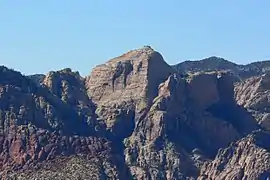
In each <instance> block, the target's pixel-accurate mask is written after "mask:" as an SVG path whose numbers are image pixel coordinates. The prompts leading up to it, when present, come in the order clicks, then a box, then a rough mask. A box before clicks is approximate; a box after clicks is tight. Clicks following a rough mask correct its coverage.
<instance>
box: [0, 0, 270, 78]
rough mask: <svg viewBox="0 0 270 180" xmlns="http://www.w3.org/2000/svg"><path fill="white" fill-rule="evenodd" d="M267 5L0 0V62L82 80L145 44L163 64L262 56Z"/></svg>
mask: <svg viewBox="0 0 270 180" xmlns="http://www.w3.org/2000/svg"><path fill="white" fill-rule="evenodd" d="M269 9H270V0H166V1H165V0H130V1H129V0H3V1H0V23H1V25H0V63H1V64H4V65H6V66H8V67H11V68H14V69H16V70H20V71H22V72H23V73H24V74H32V73H46V72H48V71H49V70H57V69H61V68H65V67H71V68H72V69H74V70H78V71H80V72H81V74H82V75H87V74H89V73H90V71H91V69H92V68H93V67H94V66H95V65H97V64H101V63H104V62H105V61H107V60H108V59H110V58H112V57H115V56H118V55H121V54H122V53H125V52H126V51H128V50H131V49H135V48H140V47H142V46H144V45H150V46H152V47H153V48H154V49H155V50H157V51H159V52H160V53H161V54H162V55H163V57H164V59H165V60H166V61H167V62H168V63H169V64H175V63H177V62H180V61H183V60H187V59H191V60H192V59H201V58H204V57H208V56H212V55H216V56H221V57H224V58H226V59H228V60H232V61H234V62H237V63H248V62H251V61H255V60H266V59H270V10H269Z"/></svg>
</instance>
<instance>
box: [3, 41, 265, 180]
mask: <svg viewBox="0 0 270 180" xmlns="http://www.w3.org/2000/svg"><path fill="white" fill-rule="evenodd" d="M222 62H223V60H222ZM226 62H227V61H226ZM228 63H229V62H228ZM229 64H230V63H229ZM231 65H232V66H228V67H233V63H231ZM196 66H197V65H196ZM198 67H199V66H198ZM215 67H216V66H215ZM208 70H209V68H208ZM208 70H207V71H206V70H205V71H204V72H203V70H200V72H195V70H194V72H193V73H189V74H188V75H187V76H183V75H182V73H179V71H178V70H177V69H176V68H175V67H174V66H170V65H168V64H167V63H166V62H165V61H164V59H163V57H162V56H161V54H160V53H158V52H156V51H155V50H154V49H152V48H151V47H149V46H146V47H143V48H140V49H135V50H131V51H129V52H127V53H125V54H123V55H121V56H119V57H116V58H113V59H111V60H109V61H108V62H106V63H104V64H101V65H98V66H96V67H95V68H94V69H93V70H92V72H91V74H90V75H88V76H86V77H81V76H80V74H79V73H78V72H74V71H72V70H71V69H69V68H66V69H62V70H59V71H52V72H49V73H48V74H46V75H34V76H24V75H22V74H21V73H20V72H16V71H14V70H11V69H8V68H7V67H4V66H2V67H1V68H0V110H1V111H0V122H1V123H0V142H1V146H0V164H1V166H0V176H1V179H78V180H79V179H120V180H122V179H123V180H127V179H138V180H139V179H142V180H148V179H153V180H156V179H157V180H158V179H168V180H172V179H174V180H177V179H180V180H181V179H225V180H229V179H250V180H253V179H254V180H255V179H266V178H270V156H269V155H270V146H269V145H268V144H269V143H268V142H269V140H270V134H269V133H270V132H269V130H270V124H269V123H268V121H269V120H268V116H269V115H268V113H269V111H268V104H269V103H268V98H267V97H268V91H269V90H270V85H268V84H269V82H270V81H269V82H268V79H269V78H270V76H268V75H261V76H254V77H253V76H252V77H250V78H247V79H243V80H242V81H238V82H237V83H235V76H234V75H232V73H230V72H227V71H224V69H218V70H219V71H212V69H210V70H211V71H212V72H210V71H208ZM220 70H221V71H220ZM196 71H197V69H196ZM269 92H270V91H269Z"/></svg>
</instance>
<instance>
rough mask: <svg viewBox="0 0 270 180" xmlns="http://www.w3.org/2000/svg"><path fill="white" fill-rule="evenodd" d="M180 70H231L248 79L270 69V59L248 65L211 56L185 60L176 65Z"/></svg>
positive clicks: (236, 74)
mask: <svg viewBox="0 0 270 180" xmlns="http://www.w3.org/2000/svg"><path fill="white" fill-rule="evenodd" d="M174 67H175V68H176V69H177V70H178V71H179V72H181V73H187V72H191V73H194V72H200V71H203V72H205V71H230V72H231V73H233V74H234V75H235V76H237V77H239V78H241V79H246V78H249V77H252V76H258V75H262V74H264V73H266V72H269V70H270V61H260V62H253V63H250V64H246V65H239V64H235V63H232V62H230V61H228V60H225V59H223V58H220V57H215V56H212V57H209V58H205V59H202V60H198V61H184V62H181V63H179V64H177V65H175V66H174Z"/></svg>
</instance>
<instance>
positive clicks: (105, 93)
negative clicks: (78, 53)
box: [86, 47, 174, 107]
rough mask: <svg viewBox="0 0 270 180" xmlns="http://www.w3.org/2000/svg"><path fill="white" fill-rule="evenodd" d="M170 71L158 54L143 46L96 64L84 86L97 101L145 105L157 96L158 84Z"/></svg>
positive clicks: (171, 71)
mask: <svg viewBox="0 0 270 180" xmlns="http://www.w3.org/2000/svg"><path fill="white" fill-rule="evenodd" d="M173 72H174V69H173V68H171V67H170V66H169V65H168V64H167V63H166V62H165V61H164V60H163V57H162V56H161V54H160V53H158V52H156V51H154V50H153V49H152V48H151V47H144V48H141V49H136V50H132V51H129V52H127V53H125V54H123V55H121V56H119V57H116V58H114V59H112V60H109V61H108V62H107V63H105V64H102V65H99V66H97V67H95V68H94V69H93V71H92V73H91V75H90V76H88V77H87V78H86V86H87V91H88V94H89V96H90V97H91V98H92V99H93V101H94V102H96V103H99V104H107V103H114V102H119V101H131V100H133V101H136V102H140V104H141V105H142V106H143V107H145V106H146V105H147V104H149V103H150V102H151V101H152V100H153V99H154V97H155V96H157V93H158V91H157V88H158V86H159V84H160V83H161V82H163V81H165V79H166V78H167V77H168V76H169V75H170V74H172V73H173ZM138 104H139V103H138ZM143 104H145V105H143Z"/></svg>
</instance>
